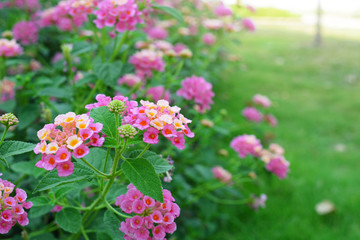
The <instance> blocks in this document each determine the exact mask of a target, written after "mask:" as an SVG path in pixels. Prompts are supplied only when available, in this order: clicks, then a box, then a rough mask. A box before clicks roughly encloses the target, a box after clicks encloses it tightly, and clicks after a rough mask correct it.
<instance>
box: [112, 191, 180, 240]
mask: <svg viewBox="0 0 360 240" xmlns="http://www.w3.org/2000/svg"><path fill="white" fill-rule="evenodd" d="M129 186H130V187H129ZM129 186H128V193H129V191H132V193H130V194H128V193H127V194H125V195H120V196H119V197H117V199H116V202H115V205H116V206H119V207H120V208H121V210H122V211H124V212H126V213H128V214H131V213H135V214H136V215H135V216H133V217H131V218H128V219H126V220H125V221H124V222H122V223H121V225H120V231H122V232H123V233H124V234H125V236H124V238H125V239H154V240H155V239H164V238H165V237H166V234H167V233H168V234H172V233H173V232H174V231H175V230H176V223H175V222H174V220H175V219H176V218H177V217H178V216H179V215H180V208H179V206H178V205H177V204H176V203H175V202H174V201H175V199H174V198H173V197H172V195H171V193H170V192H169V191H168V190H165V189H164V190H163V196H164V200H165V203H160V202H157V201H155V200H154V199H152V198H150V197H148V196H145V195H142V194H141V195H137V196H140V198H138V197H136V199H135V200H134V197H133V196H134V193H136V192H137V189H136V188H135V187H134V186H133V185H132V184H130V185H129ZM140 202H141V203H140ZM164 204H165V205H164Z"/></svg>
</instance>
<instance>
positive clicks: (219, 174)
mask: <svg viewBox="0 0 360 240" xmlns="http://www.w3.org/2000/svg"><path fill="white" fill-rule="evenodd" d="M212 172H213V174H214V177H215V178H216V179H219V180H220V181H221V182H223V183H226V184H228V185H231V184H232V181H231V179H232V175H231V173H230V172H228V171H227V170H225V169H224V168H223V167H221V166H216V167H213V169H212Z"/></svg>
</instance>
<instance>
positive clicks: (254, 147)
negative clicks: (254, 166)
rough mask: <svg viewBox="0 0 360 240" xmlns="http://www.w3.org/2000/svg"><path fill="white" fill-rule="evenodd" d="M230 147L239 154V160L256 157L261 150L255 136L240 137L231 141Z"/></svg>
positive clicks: (245, 135)
mask: <svg viewBox="0 0 360 240" xmlns="http://www.w3.org/2000/svg"><path fill="white" fill-rule="evenodd" d="M230 146H231V147H232V148H233V149H234V150H235V151H236V152H237V153H238V154H239V157H240V158H245V157H246V156H248V155H252V156H255V157H257V156H258V152H259V151H260V150H261V149H262V145H261V143H260V140H259V139H257V138H256V136H255V135H247V134H244V135H241V136H238V137H236V138H234V139H233V140H232V141H231V144H230Z"/></svg>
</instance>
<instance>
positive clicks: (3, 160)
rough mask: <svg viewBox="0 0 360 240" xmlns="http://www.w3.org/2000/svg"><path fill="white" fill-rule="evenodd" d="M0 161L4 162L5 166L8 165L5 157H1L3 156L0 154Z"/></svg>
mask: <svg viewBox="0 0 360 240" xmlns="http://www.w3.org/2000/svg"><path fill="white" fill-rule="evenodd" d="M0 162H1V163H2V164H4V165H5V167H9V164H8V162H7V161H6V159H5V158H3V157H1V156H0Z"/></svg>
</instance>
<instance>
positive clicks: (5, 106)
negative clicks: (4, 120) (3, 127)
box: [0, 100, 16, 112]
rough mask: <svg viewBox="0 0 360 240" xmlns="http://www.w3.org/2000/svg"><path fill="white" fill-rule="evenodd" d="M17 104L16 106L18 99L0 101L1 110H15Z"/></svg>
mask: <svg viewBox="0 0 360 240" xmlns="http://www.w3.org/2000/svg"><path fill="white" fill-rule="evenodd" d="M15 106H16V101H15V100H9V101H6V102H2V103H0V110H2V111H4V112H12V111H14V109H15Z"/></svg>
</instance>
